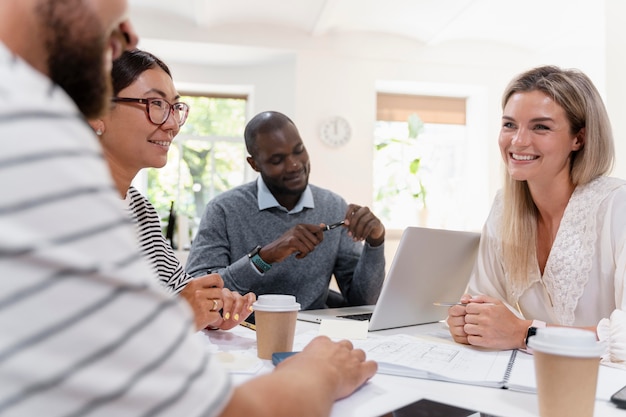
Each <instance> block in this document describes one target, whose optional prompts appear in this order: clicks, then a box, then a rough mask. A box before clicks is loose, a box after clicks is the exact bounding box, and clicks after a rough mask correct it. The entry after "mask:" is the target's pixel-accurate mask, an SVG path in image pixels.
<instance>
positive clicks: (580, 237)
mask: <svg viewBox="0 0 626 417" xmlns="http://www.w3.org/2000/svg"><path fill="white" fill-rule="evenodd" d="M502 209H503V201H502V196H501V195H500V193H499V194H498V195H497V196H496V198H495V201H494V204H493V206H492V209H491V212H490V214H489V217H488V218H487V221H486V223H485V226H484V228H483V234H482V238H481V243H480V248H479V252H478V259H477V262H476V267H475V269H474V272H473V274H472V276H471V278H470V283H469V289H468V291H469V293H470V294H485V295H489V296H492V297H496V298H499V299H501V300H503V301H504V302H505V304H507V306H508V307H509V308H510V309H511V311H513V312H514V313H516V315H517V316H518V317H520V318H525V319H533V320H542V321H545V322H547V323H553V324H559V325H565V326H577V327H582V326H597V329H598V331H597V332H598V337H599V338H600V340H606V343H607V353H606V355H605V357H604V361H610V362H613V363H622V364H623V365H624V366H625V367H626V331H625V330H626V314H625V313H624V312H623V311H622V310H626V298H625V294H624V277H625V275H626V250H625V247H624V246H625V244H626V182H625V181H623V180H620V179H616V178H609V177H599V178H596V179H595V180H593V181H591V182H590V183H588V184H586V185H583V186H579V187H577V188H576V190H574V193H573V194H572V197H571V198H570V201H569V203H568V205H567V207H566V209H565V212H564V213H563V218H562V220H561V224H560V226H559V230H558V232H557V235H556V238H555V240H554V243H553V245H552V249H551V251H550V255H549V256H548V260H547V262H546V266H545V269H544V274H543V276H542V275H541V273H540V271H539V266H538V264H537V261H536V259H533V261H532V264H531V265H529V281H528V284H527V285H523V284H520V283H513V282H511V281H510V280H509V277H508V272H506V271H505V270H504V268H503V262H502V243H501V240H500V238H499V236H500V233H499V227H500V221H501V217H502Z"/></svg>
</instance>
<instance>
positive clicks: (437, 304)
mask: <svg viewBox="0 0 626 417" xmlns="http://www.w3.org/2000/svg"><path fill="white" fill-rule="evenodd" d="M433 305H436V306H441V307H452V306H466V305H467V303H439V302H437V303H433Z"/></svg>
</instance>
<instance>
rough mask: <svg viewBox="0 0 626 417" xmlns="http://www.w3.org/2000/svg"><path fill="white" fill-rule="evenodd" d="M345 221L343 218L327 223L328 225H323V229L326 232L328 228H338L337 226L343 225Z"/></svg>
mask: <svg viewBox="0 0 626 417" xmlns="http://www.w3.org/2000/svg"><path fill="white" fill-rule="evenodd" d="M345 222H346V221H345V220H342V221H340V222H337V223H333V224H327V225H326V226H324V227H322V231H324V232H325V231H327V230H331V229H334V228H336V227H339V226H341V225H343V224H344V223H345Z"/></svg>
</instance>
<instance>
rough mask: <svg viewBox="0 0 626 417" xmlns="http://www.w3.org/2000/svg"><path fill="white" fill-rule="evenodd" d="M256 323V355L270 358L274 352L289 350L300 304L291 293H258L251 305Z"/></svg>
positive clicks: (291, 346)
mask: <svg viewBox="0 0 626 417" xmlns="http://www.w3.org/2000/svg"><path fill="white" fill-rule="evenodd" d="M252 308H253V309H254V322H255V325H256V344H257V356H258V357H259V358H261V359H272V353H274V352H290V351H291V350H292V349H293V337H294V334H295V332H296V319H297V317H298V311H299V310H300V304H299V303H297V302H296V297H294V296H293V295H283V294H265V295H260V296H259V298H258V299H257V301H256V302H255V303H254V304H253V305H252Z"/></svg>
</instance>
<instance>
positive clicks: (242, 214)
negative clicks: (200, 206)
mask: <svg viewBox="0 0 626 417" xmlns="http://www.w3.org/2000/svg"><path fill="white" fill-rule="evenodd" d="M310 188H311V191H312V193H313V200H314V202H315V208H313V209H311V208H305V209H304V210H303V211H301V212H299V213H294V214H288V213H286V212H284V211H282V210H280V209H279V208H270V209H266V210H262V211H260V210H259V207H258V201H257V183H256V181H253V182H250V183H247V184H244V185H241V186H239V187H236V188H234V189H232V190H230V191H227V192H225V193H223V194H220V195H219V196H217V197H215V198H214V199H213V200H211V201H210V202H209V204H208V205H207V207H206V210H205V212H204V215H203V216H202V221H201V222H200V227H199V229H198V233H197V235H196V237H195V239H194V241H193V243H192V246H191V252H190V254H189V258H188V260H187V265H186V268H185V269H186V271H187V272H188V273H189V274H191V275H192V276H200V275H204V274H206V273H207V271H211V272H218V273H220V274H221V275H222V278H223V279H224V283H225V285H226V287H228V288H230V289H231V290H234V291H238V292H240V293H241V294H245V293H247V292H250V291H251V292H254V293H255V294H256V295H257V296H258V295H262V294H291V295H295V296H296V299H297V301H298V302H299V303H300V304H301V305H302V309H313V308H324V306H325V301H326V296H327V294H328V285H329V283H330V279H331V276H332V275H333V274H334V275H335V278H336V280H337V283H338V284H339V288H340V289H341V292H342V293H343V295H344V297H346V299H347V300H348V303H349V304H350V305H362V304H375V303H376V301H377V300H378V295H379V294H380V290H381V287H382V284H383V280H384V277H385V257H384V244H383V245H380V246H378V247H375V248H374V247H371V246H370V245H368V244H367V243H365V244H363V243H359V242H354V241H352V239H351V238H350V237H348V235H347V229H345V228H343V227H339V228H337V229H333V230H329V231H327V232H324V240H323V241H322V242H321V243H320V244H319V245H318V246H317V247H316V248H315V250H314V251H313V252H311V253H309V254H308V255H307V256H306V257H304V258H303V259H296V258H295V255H291V256H290V257H288V258H287V259H285V260H284V261H282V262H280V263H276V264H274V265H272V269H270V270H269V271H268V272H266V273H265V274H263V275H260V274H259V273H258V272H257V271H255V269H254V267H253V266H252V265H251V264H250V261H249V259H248V256H247V254H248V253H249V252H250V251H251V250H252V249H254V248H255V247H256V246H257V245H260V246H264V245H266V244H268V243H270V242H272V241H274V240H276V239H277V238H278V237H279V236H281V235H282V234H283V233H284V232H285V231H287V230H288V229H290V228H291V227H293V226H295V225H297V224H300V223H309V224H320V223H325V224H330V223H334V222H336V221H339V220H341V219H343V218H344V217H345V214H346V210H347V207H348V205H347V203H346V202H345V201H344V200H343V198H341V197H340V196H338V195H337V194H335V193H333V192H331V191H328V190H325V189H322V188H319V187H316V186H313V185H310Z"/></svg>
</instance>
